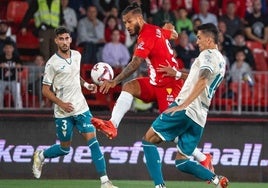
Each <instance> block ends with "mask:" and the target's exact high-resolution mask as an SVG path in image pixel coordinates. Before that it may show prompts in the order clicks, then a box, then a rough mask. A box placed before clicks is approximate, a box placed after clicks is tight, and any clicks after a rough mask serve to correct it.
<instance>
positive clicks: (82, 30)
mask: <svg viewBox="0 0 268 188" xmlns="http://www.w3.org/2000/svg"><path fill="white" fill-rule="evenodd" d="M97 15H98V10H97V8H96V7H95V6H89V7H88V8H87V16H86V17H85V18H82V19H80V20H79V22H78V26H77V44H78V45H79V46H81V47H83V52H82V60H81V61H82V63H91V64H95V63H97V62H98V61H100V57H98V55H99V53H100V52H101V47H103V46H104V43H105V38H104V27H105V26H104V23H103V22H102V21H101V20H99V19H98V18H97Z"/></svg>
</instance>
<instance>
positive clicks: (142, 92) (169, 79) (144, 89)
mask: <svg viewBox="0 0 268 188" xmlns="http://www.w3.org/2000/svg"><path fill="white" fill-rule="evenodd" d="M122 15H123V22H124V24H125V26H126V29H127V30H128V32H129V33H130V35H131V36H136V35H138V38H137V46H136V48H135V50H134V55H133V58H132V60H131V61H130V62H129V64H128V65H127V66H126V67H125V68H124V69H123V70H122V72H121V73H120V74H119V75H117V76H116V77H115V78H114V79H113V80H109V81H108V80H106V81H104V82H103V84H102V85H101V86H100V92H102V93H107V92H108V91H109V89H110V88H113V87H115V86H116V85H117V84H119V83H120V82H122V81H123V80H124V79H126V78H128V77H129V76H130V75H131V74H133V73H134V72H135V71H136V70H137V69H138V68H139V66H140V65H141V64H142V63H143V62H145V61H146V63H147V67H148V77H139V78H135V79H133V80H131V81H129V82H127V83H125V84H124V85H123V87H122V91H121V93H120V96H119V97H118V99H117V101H116V104H115V106H114V108H113V111H112V116H111V119H110V120H109V121H105V120H101V119H98V118H92V119H91V122H92V124H93V125H94V126H95V127H96V129H98V130H101V131H102V132H103V133H104V134H106V135H107V136H108V137H109V138H111V139H112V138H114V137H116V136H117V128H118V126H119V123H120V121H121V120H122V118H123V116H124V115H125V113H126V112H127V111H128V110H129V109H130V108H131V105H132V102H133V98H134V97H136V98H138V99H141V100H142V101H144V102H153V101H156V102H157V104H158V108H159V111H160V112H163V111H164V110H166V108H167V107H168V105H169V104H171V103H172V102H173V101H174V99H175V97H176V96H177V95H178V93H179V92H180V90H181V87H182V85H183V82H184V81H183V79H181V78H184V79H185V78H186V77H187V74H186V73H182V72H180V71H179V65H178V63H177V61H176V59H175V57H174V52H173V50H172V48H171V45H170V43H169V40H170V39H176V38H177V37H178V33H177V32H176V31H175V30H174V26H173V25H172V24H169V23H167V24H165V25H164V26H163V28H160V27H158V26H155V25H151V24H147V23H146V22H145V20H144V19H143V16H142V11H141V8H140V7H139V5H138V4H137V3H135V2H134V3H132V4H131V5H129V6H128V7H126V9H125V10H124V11H123V12H122ZM195 151H196V153H197V154H196V156H195V152H194V154H193V155H194V157H195V158H196V159H197V160H198V161H201V162H203V161H204V163H206V164H204V165H206V166H210V167H211V168H213V167H212V165H211V157H210V155H209V154H208V155H205V154H203V153H201V152H200V151H199V150H198V149H196V150H195Z"/></svg>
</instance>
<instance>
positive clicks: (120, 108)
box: [110, 91, 133, 128]
mask: <svg viewBox="0 0 268 188" xmlns="http://www.w3.org/2000/svg"><path fill="white" fill-rule="evenodd" d="M132 102H133V96H132V95H131V94H130V93H128V92H126V91H122V92H121V94H120V95H119V97H118V99H117V101H116V103H115V106H114V108H113V111H112V117H111V119H110V120H111V121H112V123H113V124H114V125H115V127H116V128H118V126H119V123H120V122H121V120H122V118H123V116H124V115H125V113H127V111H129V110H130V108H131V105H132Z"/></svg>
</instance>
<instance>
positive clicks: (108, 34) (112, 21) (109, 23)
mask: <svg viewBox="0 0 268 188" xmlns="http://www.w3.org/2000/svg"><path fill="white" fill-rule="evenodd" d="M114 29H117V30H118V31H119V32H120V42H121V43H123V44H124V43H125V39H126V35H125V32H124V31H122V30H120V29H119V24H118V23H117V18H116V17H114V16H112V15H110V16H108V17H107V19H106V22H105V30H104V37H105V41H106V42H111V40H112V32H113V30H114Z"/></svg>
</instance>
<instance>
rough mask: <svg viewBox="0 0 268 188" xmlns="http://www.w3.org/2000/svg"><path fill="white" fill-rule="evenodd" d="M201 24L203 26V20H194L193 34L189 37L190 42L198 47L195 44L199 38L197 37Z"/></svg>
mask: <svg viewBox="0 0 268 188" xmlns="http://www.w3.org/2000/svg"><path fill="white" fill-rule="evenodd" d="M201 24H202V21H201V19H199V18H196V19H194V20H193V32H191V33H190V35H189V41H190V42H191V43H192V44H194V45H196V44H195V43H196V40H197V37H196V33H197V27H198V26H199V25H201Z"/></svg>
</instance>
